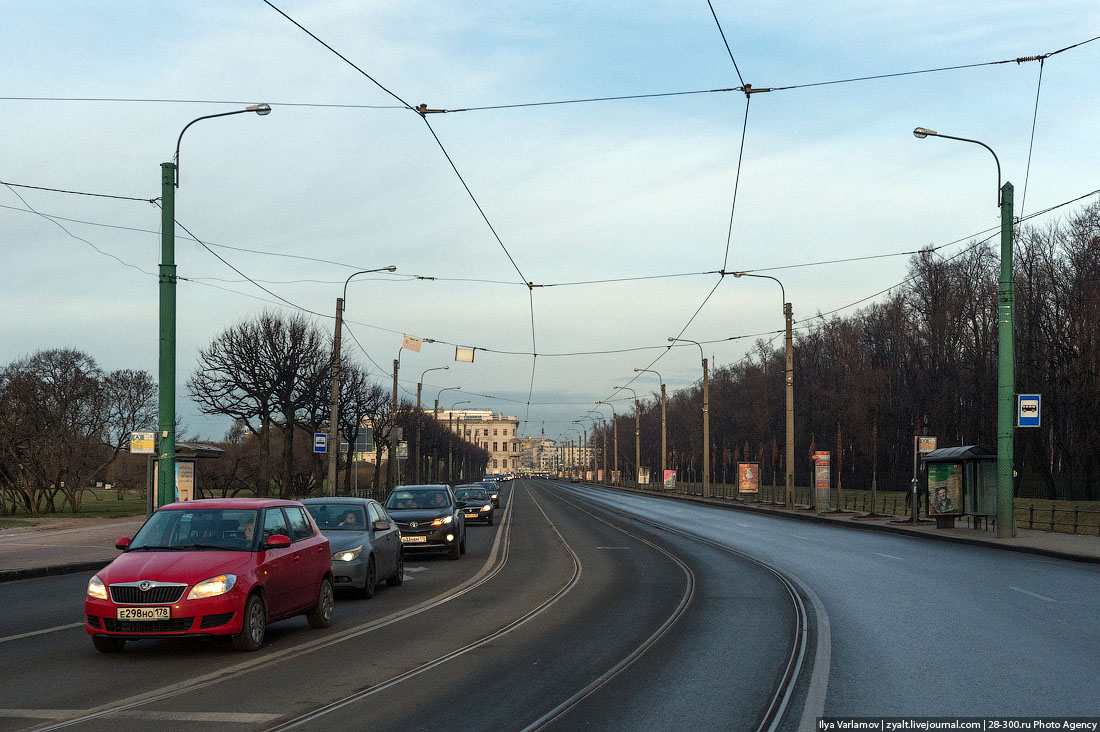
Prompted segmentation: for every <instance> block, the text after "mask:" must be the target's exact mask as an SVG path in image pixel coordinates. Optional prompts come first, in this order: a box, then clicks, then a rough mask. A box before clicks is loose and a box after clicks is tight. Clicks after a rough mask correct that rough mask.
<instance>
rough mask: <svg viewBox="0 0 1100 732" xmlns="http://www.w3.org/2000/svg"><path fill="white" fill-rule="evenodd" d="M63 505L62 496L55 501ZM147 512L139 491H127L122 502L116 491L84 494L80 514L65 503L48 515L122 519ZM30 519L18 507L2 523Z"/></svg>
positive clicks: (57, 504)
mask: <svg viewBox="0 0 1100 732" xmlns="http://www.w3.org/2000/svg"><path fill="white" fill-rule="evenodd" d="M62 503H63V501H62V499H61V497H60V496H58V497H57V499H56V500H55V501H54V504H55V505H56V506H62ZM145 511H146V505H145V498H144V497H143V496H142V495H141V494H140V493H139V492H137V491H132V492H131V491H125V492H124V493H123V495H122V500H119V498H118V494H117V493H115V492H114V491H102V490H100V491H86V492H85V493H84V499H83V500H82V501H81V504H80V513H73V512H72V509H70V508H69V504H67V503H65V504H64V508H61V509H60V510H57V511H54V512H53V513H50V514H47V515H49V516H52V517H55V518H56V517H65V518H122V517H125V516H140V515H143V514H144V513H145ZM29 517H30V514H28V513H27V512H26V511H25V510H23V509H22V508H20V507H18V506H17V507H16V508H15V512H14V514H13V515H12V517H5V518H2V519H0V521H13V520H20V519H27V518H29ZM24 525H26V522H24ZM0 526H2V525H0Z"/></svg>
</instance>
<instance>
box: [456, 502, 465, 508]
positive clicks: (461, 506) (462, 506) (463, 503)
mask: <svg viewBox="0 0 1100 732" xmlns="http://www.w3.org/2000/svg"><path fill="white" fill-rule="evenodd" d="M455 508H466V501H455Z"/></svg>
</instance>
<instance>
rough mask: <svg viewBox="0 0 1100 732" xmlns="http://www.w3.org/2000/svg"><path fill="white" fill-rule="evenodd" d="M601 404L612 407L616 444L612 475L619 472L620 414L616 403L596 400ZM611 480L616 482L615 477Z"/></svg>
mask: <svg viewBox="0 0 1100 732" xmlns="http://www.w3.org/2000/svg"><path fill="white" fill-rule="evenodd" d="M601 404H602V405H604V406H608V407H611V431H612V433H613V434H612V438H611V439H612V440H613V444H614V446H615V447H614V462H612V464H611V465H612V473H611V474H612V476H614V475H616V474H617V473H618V472H619V415H618V414H617V413H616V412H615V405H614V404H612V403H611V402H604V401H598V402H596V405H597V406H599V405H601ZM611 482H612V483H614V482H615V481H614V479H612V481H611Z"/></svg>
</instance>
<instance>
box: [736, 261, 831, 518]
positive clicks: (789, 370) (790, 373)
mask: <svg viewBox="0 0 1100 732" xmlns="http://www.w3.org/2000/svg"><path fill="white" fill-rule="evenodd" d="M732 274H733V276H734V277H760V278H762V279H767V280H772V281H774V282H775V283H776V284H778V285H779V292H780V294H781V295H782V297H783V318H784V320H786V331H787V332H786V338H785V341H786V344H785V346H786V347H785V351H786V356H787V364H786V372H785V374H786V378H785V380H786V382H787V458H786V461H785V462H786V470H785V471H784V472H785V473H786V474H787V475H786V484H787V490H786V497H785V498H784V505H787V506H793V505H794V339H793V337H792V334H791V330H792V326H791V321H792V319H793V317H794V309H793V308H792V307H791V304H790V303H789V302H787V289H786V288H785V287H783V283H782V282H780V281H779V280H777V279H776V278H775V277H772V276H771V275H761V274H752V273H750V272H733V273H732ZM772 501H773V502H774V503H779V501H776V500H775V496H772ZM810 502H811V503H812V502H813V492H812V491H811V492H810Z"/></svg>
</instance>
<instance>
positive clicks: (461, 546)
mask: <svg viewBox="0 0 1100 732" xmlns="http://www.w3.org/2000/svg"><path fill="white" fill-rule="evenodd" d="M458 551H459V552H461V553H462V554H465V553H466V531H465V530H463V531H462V541H460V542H458Z"/></svg>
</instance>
